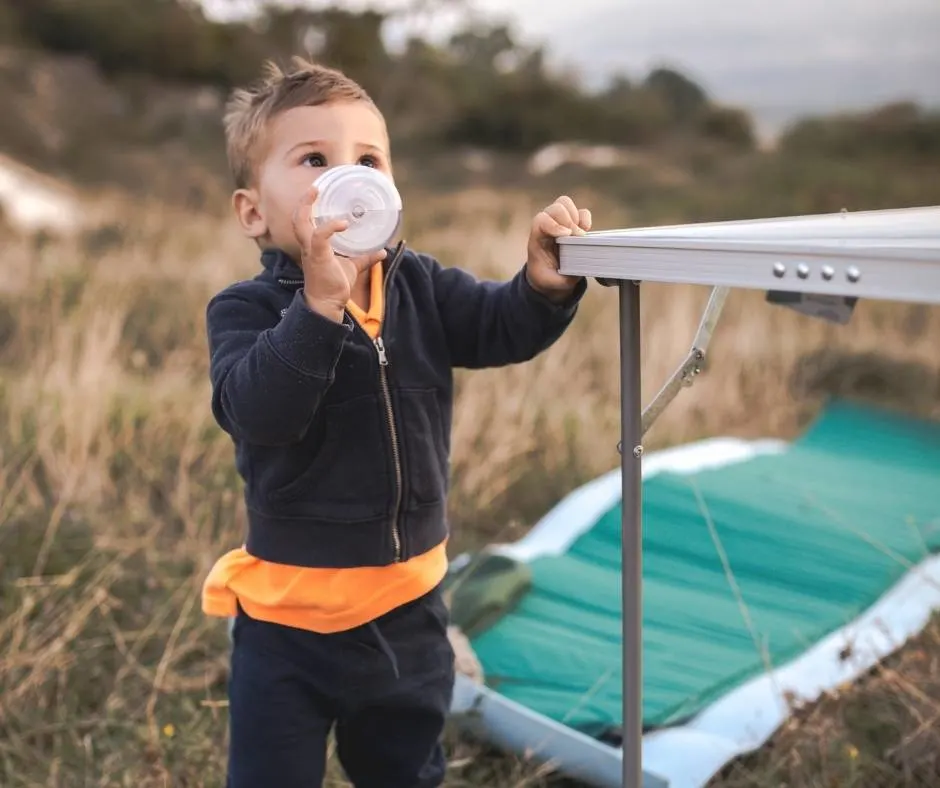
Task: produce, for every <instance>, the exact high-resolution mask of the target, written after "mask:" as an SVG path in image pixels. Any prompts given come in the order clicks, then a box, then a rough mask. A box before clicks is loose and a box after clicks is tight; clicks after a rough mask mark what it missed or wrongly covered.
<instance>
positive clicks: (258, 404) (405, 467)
mask: <svg viewBox="0 0 940 788" xmlns="http://www.w3.org/2000/svg"><path fill="white" fill-rule="evenodd" d="M386 260H387V263H386V266H387V267H386V275H385V283H384V288H385V290H384V292H385V315H384V319H383V322H382V328H381V331H380V333H379V335H378V337H377V338H376V339H375V340H374V341H373V340H372V339H371V338H370V337H369V335H368V334H366V332H365V331H364V330H363V329H362V328H361V327H360V326H359V325H358V323H356V322H355V321H354V320H353V319H352V317H351V316H350V315H349V314H348V313H346V315H345V317H344V320H343V323H342V324H340V323H336V322H334V321H332V320H330V319H328V318H326V317H324V316H322V315H320V314H318V313H316V312H314V311H312V310H311V309H310V308H309V307H308V306H307V303H306V301H305V300H304V296H303V274H302V271H301V269H300V268H299V267H298V266H297V264H296V263H295V262H294V261H293V260H292V259H291V258H290V257H288V256H287V255H286V254H285V253H284V252H281V251H279V250H266V251H265V252H263V254H262V256H261V261H262V264H263V270H262V271H261V272H260V273H259V274H258V275H257V276H256V277H254V278H253V279H251V280H248V281H243V282H238V283H236V284H233V285H231V286H229V287H227V288H226V289H225V290H223V291H222V292H221V293H219V294H218V295H216V296H215V297H213V298H212V300H211V301H210V302H209V305H208V308H207V312H206V318H207V331H208V339H209V352H210V377H211V380H212V411H213V414H214V415H215V418H216V420H217V421H218V423H219V425H220V426H221V427H222V429H224V430H225V431H226V432H227V433H229V435H231V437H232V439H233V440H234V443H235V448H236V465H237V468H238V472H239V473H240V475H241V476H242V478H243V479H244V481H245V500H246V504H247V509H248V524H249V529H248V537H247V541H246V548H247V550H248V552H249V553H251V554H252V555H254V556H257V557H258V558H261V559H262V560H265V561H272V562H275V563H282V564H291V565H294V566H306V567H334V568H340V567H355V566H381V565H386V564H390V563H393V562H395V561H405V560H408V559H409V558H412V557H414V556H416V555H419V554H421V553H424V552H426V551H427V550H429V549H431V548H433V547H435V546H436V545H438V544H440V543H441V541H442V540H443V539H444V538H445V537H446V535H447V523H446V513H445V507H446V496H447V490H448V484H449V467H450V462H449V455H450V429H451V413H452V400H453V373H452V370H453V369H454V368H455V367H465V368H477V369H479V368H482V367H498V366H503V365H506V364H513V363H518V362H522V361H526V360H529V359H531V358H533V357H534V356H535V355H537V354H538V353H540V352H541V351H543V350H545V349H546V348H548V347H549V346H550V345H552V344H553V343H554V342H555V341H556V340H557V339H558V337H560V336H561V335H562V333H563V332H564V331H565V329H566V328H567V326H568V325H569V323H570V322H571V320H572V318H573V317H574V315H575V312H576V309H577V304H578V302H579V301H580V299H581V297H582V296H583V294H584V291H585V289H586V287H587V283H586V281H585V280H582V281H581V282H579V284H578V288H577V289H576V291H575V293H574V295H573V297H572V298H571V299H570V300H569V301H568V302H567V303H565V304H564V305H555V304H553V303H552V302H550V301H549V300H548V299H547V298H545V297H544V296H542V295H541V294H539V293H538V292H536V291H535V290H534V289H533V288H532V287H531V285H529V283H528V280H527V278H526V276H525V270H524V268H523V269H520V270H519V272H518V273H517V274H516V275H515V276H514V277H513V278H512V279H510V280H509V281H507V282H503V283H497V282H488V281H479V280H477V279H476V278H474V277H473V276H472V275H470V274H468V273H467V272H465V271H462V270H460V269H458V268H445V267H443V266H441V265H440V263H438V262H437V261H436V260H435V259H433V258H432V257H430V256H428V255H424V254H418V253H415V252H413V251H410V250H407V249H405V247H404V245H402V244H400V245H399V246H398V248H397V249H395V250H391V249H390V250H389V254H388V257H387V258H386ZM482 461H485V458H481V462H482Z"/></svg>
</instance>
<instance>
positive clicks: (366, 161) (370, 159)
mask: <svg viewBox="0 0 940 788" xmlns="http://www.w3.org/2000/svg"><path fill="white" fill-rule="evenodd" d="M359 163H360V164H361V165H362V166H363V167H378V166H379V164H378V162H377V161H376V160H375V156H363V157H362V158H361V159H359Z"/></svg>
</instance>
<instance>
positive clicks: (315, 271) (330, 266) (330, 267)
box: [292, 186, 385, 323]
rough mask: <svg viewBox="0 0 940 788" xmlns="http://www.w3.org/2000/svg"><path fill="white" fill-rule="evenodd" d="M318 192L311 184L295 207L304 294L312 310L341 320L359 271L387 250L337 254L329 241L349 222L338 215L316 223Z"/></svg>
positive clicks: (294, 216) (374, 262) (379, 258)
mask: <svg viewBox="0 0 940 788" xmlns="http://www.w3.org/2000/svg"><path fill="white" fill-rule="evenodd" d="M317 196H318V190H317V188H316V186H311V187H310V189H308V190H307V192H306V193H305V194H304V196H303V197H302V198H301V200H300V203H299V204H298V205H297V208H296V209H295V210H294V215H293V220H292V221H293V227H294V235H295V237H296V239H297V243H298V244H299V246H300V266H301V268H303V272H304V297H305V298H306V300H307V305H308V306H309V307H310V308H311V309H312V310H314V311H315V312H319V313H320V314H322V315H324V316H325V317H328V318H330V319H331V320H335V321H336V322H337V323H341V322H342V320H343V311H344V310H345V308H346V303H347V302H348V301H349V298H350V295H351V293H352V289H353V286H354V285H355V284H356V279H357V278H358V277H359V274H360V273H362V272H363V271H366V270H368V269H369V268H371V267H372V266H373V265H375V264H376V263H378V262H380V261H381V260H384V259H385V250H384V249H380V250H379V251H378V252H374V253H372V254H370V255H364V256H362V257H343V256H342V255H338V254H335V253H334V252H333V247H332V246H331V245H330V236H332V235H333V234H334V233H341V232H342V231H343V230H345V229H346V228H347V227H348V226H349V222H348V221H346V220H345V219H335V220H333V221H330V222H325V223H324V224H322V225H320V226H319V227H318V226H316V225H315V224H314V222H313V213H312V209H313V206H314V203H316V201H317Z"/></svg>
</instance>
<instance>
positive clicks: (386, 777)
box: [227, 590, 454, 788]
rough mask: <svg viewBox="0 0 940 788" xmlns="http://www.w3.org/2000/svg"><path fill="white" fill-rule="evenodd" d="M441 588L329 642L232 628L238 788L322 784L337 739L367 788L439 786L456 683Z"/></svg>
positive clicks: (238, 622)
mask: <svg viewBox="0 0 940 788" xmlns="http://www.w3.org/2000/svg"><path fill="white" fill-rule="evenodd" d="M447 623H448V611H447V608H446V607H445V605H444V602H443V600H442V598H441V595H440V591H439V590H434V591H432V592H431V593H429V594H427V595H426V596H424V597H421V598H420V599H417V600H415V601H414V602H410V603H409V604H407V605H403V606H402V607H400V608H397V609H395V610H393V611H392V612H390V613H388V614H386V615H384V616H382V617H381V618H379V619H376V620H375V621H373V622H371V623H370V624H366V625H364V626H361V627H357V628H356V629H353V630H349V631H345V632H339V633H336V634H330V635H319V634H316V633H313V632H307V631H305V630H300V629H293V628H290V627H284V626H280V625H277V624H270V623H267V622H264V621H258V620H256V619H252V618H250V617H249V616H247V615H246V614H245V612H244V611H242V610H239V612H238V616H237V617H236V619H235V622H234V626H233V629H232V639H233V647H232V667H231V674H230V678H229V715H230V716H229V726H230V728H229V731H230V743H229V763H228V782H227V788H319V786H321V785H322V783H323V778H324V772H325V768H326V750H327V736H328V734H329V732H330V730H331V729H333V728H335V733H336V754H337V756H338V758H339V761H340V763H341V765H342V766H343V769H344V770H345V771H346V774H347V776H348V778H349V779H350V781H351V782H352V783H353V785H354V786H355V787H356V788H437V786H440V785H441V783H442V782H443V780H444V771H445V758H444V752H443V749H442V747H441V734H442V732H443V728H444V721H445V719H446V716H447V713H448V710H449V708H450V702H451V696H452V692H453V685H454V652H453V649H452V648H451V645H450V641H449V640H448V638H447Z"/></svg>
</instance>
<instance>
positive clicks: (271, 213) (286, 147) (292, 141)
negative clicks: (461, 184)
mask: <svg viewBox="0 0 940 788" xmlns="http://www.w3.org/2000/svg"><path fill="white" fill-rule="evenodd" d="M262 145H263V148H262V150H261V151H259V156H258V158H257V159H256V161H255V167H254V183H253V184H252V186H251V187H250V188H247V189H238V190H236V192H235V194H234V195H233V204H234V207H235V212H236V215H237V216H238V219H239V222H240V223H241V225H242V227H243V228H244V230H245V232H246V233H247V234H248V235H249V236H250V237H252V238H255V239H257V240H258V241H259V242H260V243H261V244H262V245H263V246H275V247H278V248H280V249H283V250H284V251H285V252H287V253H288V254H289V255H291V257H293V258H294V259H295V260H297V261H298V262H299V260H300V248H299V246H298V244H297V240H296V238H295V237H294V230H293V227H292V218H293V215H294V211H295V209H296V208H297V204H298V202H300V199H301V197H302V196H303V195H304V193H305V192H306V191H307V189H309V188H310V185H311V184H312V183H313V182H314V181H315V180H316V179H317V178H318V177H319V176H320V175H321V173H323V172H324V170H326V168H328V167H335V166H337V165H340V164H361V165H363V166H365V167H375V168H376V169H378V170H381V171H382V172H384V173H385V174H386V175H388V176H389V177H392V170H391V161H390V157H389V142H388V132H387V131H386V128H385V121H384V120H383V119H382V117H381V116H380V115H379V113H378V112H377V111H376V110H375V108H374V107H372V106H370V105H369V104H367V103H366V102H364V101H342V102H331V103H329V104H321V105H319V106H315V107H295V108H293V109H289V110H286V111H285V112H282V113H281V114H280V115H278V116H277V117H276V118H274V119H273V120H272V121H271V123H270V124H269V125H268V127H267V128H266V129H265V133H264V137H263V142H262Z"/></svg>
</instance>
